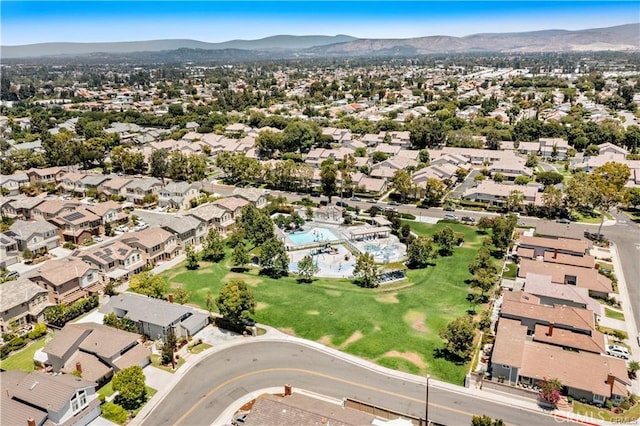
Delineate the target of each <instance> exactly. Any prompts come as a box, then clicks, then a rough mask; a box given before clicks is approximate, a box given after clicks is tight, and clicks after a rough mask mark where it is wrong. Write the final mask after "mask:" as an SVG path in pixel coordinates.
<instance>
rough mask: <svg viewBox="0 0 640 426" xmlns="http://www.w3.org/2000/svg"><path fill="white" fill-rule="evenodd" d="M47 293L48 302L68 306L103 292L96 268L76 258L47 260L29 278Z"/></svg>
mask: <svg viewBox="0 0 640 426" xmlns="http://www.w3.org/2000/svg"><path fill="white" fill-rule="evenodd" d="M29 279H30V280H31V281H33V282H35V283H36V284H38V285H39V286H40V287H42V288H44V289H46V290H47V291H48V292H49V300H51V301H52V302H54V303H55V304H59V305H68V304H70V303H73V302H75V301H76V300H78V299H81V298H83V297H86V296H89V295H91V294H98V293H99V292H100V291H102V290H103V286H102V284H101V282H100V276H99V275H98V270H97V268H94V267H93V266H91V265H89V264H88V263H86V262H83V261H82V260H81V259H79V258H77V257H67V258H65V259H59V260H49V261H48V262H45V263H43V264H42V266H40V268H38V269H37V270H36V271H35V273H34V275H33V276H32V277H30V278H29Z"/></svg>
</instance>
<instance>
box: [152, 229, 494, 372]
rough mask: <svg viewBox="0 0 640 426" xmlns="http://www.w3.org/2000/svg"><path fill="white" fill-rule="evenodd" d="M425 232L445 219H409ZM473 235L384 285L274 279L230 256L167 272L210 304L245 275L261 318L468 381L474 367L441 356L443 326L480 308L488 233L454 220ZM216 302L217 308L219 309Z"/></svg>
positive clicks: (383, 359)
mask: <svg viewBox="0 0 640 426" xmlns="http://www.w3.org/2000/svg"><path fill="white" fill-rule="evenodd" d="M407 223H409V224H410V226H411V228H412V230H413V231H414V232H415V233H417V234H419V235H431V234H432V233H433V232H435V231H436V230H438V229H440V228H442V227H443V226H446V225H445V224H436V225H429V224H424V223H415V222H407ZM448 225H449V226H451V227H452V228H453V229H454V231H456V232H460V233H462V234H463V235H464V237H465V243H464V244H463V246H462V247H457V248H456V249H455V251H454V254H453V256H450V257H438V258H437V259H436V261H435V266H429V267H428V268H426V269H420V270H409V271H407V279H406V280H403V281H400V282H397V283H392V284H386V285H384V286H381V287H379V288H376V289H365V288H360V287H358V286H356V285H355V284H353V282H352V281H351V280H348V279H328V278H318V279H315V280H314V281H313V282H312V283H310V284H303V283H299V282H298V281H297V280H296V277H295V276H289V277H285V278H280V279H277V280H276V279H271V278H269V277H266V276H261V275H259V270H258V269H251V270H248V271H247V272H246V273H235V272H231V268H230V265H229V261H228V257H229V256H227V258H225V260H223V261H222V262H220V263H218V264H209V263H205V262H201V263H200V268H199V269H197V270H193V271H191V270H187V269H186V268H185V267H184V265H182V266H179V267H177V268H174V269H172V270H169V271H166V272H165V273H163V276H164V277H165V278H166V279H167V280H168V281H169V283H170V284H171V286H172V287H184V288H185V289H186V290H188V291H190V292H191V299H190V302H191V303H194V304H197V305H199V306H201V307H203V308H206V302H205V301H206V298H207V293H208V292H209V291H210V292H211V293H212V295H213V297H214V298H215V297H217V295H218V292H219V290H220V288H221V287H222V285H223V283H224V282H226V281H228V280H229V279H232V278H241V279H243V280H244V281H245V282H246V283H247V284H248V285H249V286H250V287H251V289H252V290H253V292H254V296H255V300H256V302H257V309H256V312H255V315H254V318H255V319H256V320H257V321H258V322H261V323H264V324H269V325H271V326H273V327H277V328H278V329H280V330H282V331H284V332H286V333H289V334H292V335H296V336H299V337H303V338H306V339H310V340H314V341H318V342H320V343H323V344H325V345H328V346H332V347H335V348H338V349H340V350H343V351H345V352H348V353H351V354H354V355H357V356H360V357H363V358H367V359H370V360H372V361H374V362H377V363H379V364H381V365H385V366H388V367H391V368H396V369H399V370H403V371H407V372H411V373H417V374H424V373H426V372H427V371H428V372H429V373H430V374H432V375H433V376H434V377H437V378H439V379H441V380H446V381H449V382H453V383H462V381H463V379H464V376H465V373H466V370H467V368H468V366H467V365H459V364H455V363H453V362H451V361H448V360H446V359H445V358H443V357H441V356H440V355H439V354H440V351H438V349H441V348H443V346H444V344H443V342H442V340H441V339H440V337H439V336H438V332H439V331H440V330H441V329H442V328H444V327H445V326H446V324H447V323H449V322H450V321H451V320H453V319H454V318H456V317H459V316H462V315H465V314H466V312H467V310H468V309H470V308H471V307H472V306H471V305H470V304H469V302H468V301H467V299H466V296H467V293H468V285H467V284H465V280H467V279H469V278H470V277H471V274H470V273H469V271H468V269H467V265H468V264H469V263H470V262H471V261H472V260H473V258H474V256H475V254H476V251H477V249H478V248H479V247H480V241H481V238H482V237H483V235H480V234H478V233H477V232H476V230H475V228H473V227H469V226H465V225H461V224H448ZM215 309H216V308H215V307H214V310H215Z"/></svg>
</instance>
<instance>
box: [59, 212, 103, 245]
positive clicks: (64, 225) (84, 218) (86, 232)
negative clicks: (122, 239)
mask: <svg viewBox="0 0 640 426" xmlns="http://www.w3.org/2000/svg"><path fill="white" fill-rule="evenodd" d="M49 222H51V223H53V224H54V225H56V226H57V227H58V232H59V234H60V236H61V237H62V238H63V239H64V240H65V241H71V242H72V243H74V244H84V243H85V242H87V241H89V240H91V238H93V236H94V235H98V234H99V233H100V225H101V224H102V220H101V218H100V217H99V216H97V215H95V214H93V213H91V212H90V211H89V210H87V209H86V208H84V207H76V208H75V209H74V210H73V211H71V212H68V213H64V214H62V215H60V216H58V217H54V218H51V219H49Z"/></svg>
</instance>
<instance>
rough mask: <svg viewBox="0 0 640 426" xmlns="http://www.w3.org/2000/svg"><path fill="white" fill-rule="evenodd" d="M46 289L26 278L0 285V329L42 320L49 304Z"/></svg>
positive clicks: (3, 331) (24, 325) (21, 326)
mask: <svg viewBox="0 0 640 426" xmlns="http://www.w3.org/2000/svg"><path fill="white" fill-rule="evenodd" d="M50 305H51V304H50V303H49V293H48V292H47V290H45V289H43V288H42V287H40V286H38V285H36V284H35V283H34V282H32V281H30V280H28V279H26V278H18V279H17V280H13V281H7V282H5V283H3V284H2V285H0V331H2V333H8V332H9V331H11V330H12V329H16V328H24V327H26V326H28V325H29V324H31V323H37V322H44V309H45V308H46V307H47V306H50Z"/></svg>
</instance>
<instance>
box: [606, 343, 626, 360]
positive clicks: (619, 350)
mask: <svg viewBox="0 0 640 426" xmlns="http://www.w3.org/2000/svg"><path fill="white" fill-rule="evenodd" d="M607 355H611V356H617V357H618V358H622V359H629V357H630V356H631V354H630V353H629V351H628V350H627V348H625V347H623V346H620V345H608V346H607Z"/></svg>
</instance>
